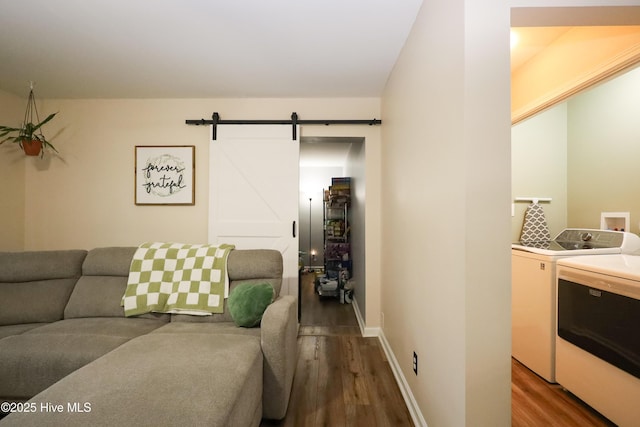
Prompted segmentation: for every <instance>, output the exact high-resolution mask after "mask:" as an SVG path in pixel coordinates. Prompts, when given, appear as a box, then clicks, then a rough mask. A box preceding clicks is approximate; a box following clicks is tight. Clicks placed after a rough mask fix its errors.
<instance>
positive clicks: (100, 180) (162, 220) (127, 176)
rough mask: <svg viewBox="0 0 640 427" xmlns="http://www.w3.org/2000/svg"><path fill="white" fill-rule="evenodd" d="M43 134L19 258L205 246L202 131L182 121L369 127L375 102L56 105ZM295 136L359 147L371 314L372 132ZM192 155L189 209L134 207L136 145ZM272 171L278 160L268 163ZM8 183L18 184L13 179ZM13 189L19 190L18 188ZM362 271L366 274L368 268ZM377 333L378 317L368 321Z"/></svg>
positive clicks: (375, 209) (376, 229)
mask: <svg viewBox="0 0 640 427" xmlns="http://www.w3.org/2000/svg"><path fill="white" fill-rule="evenodd" d="M42 110H43V111H59V112H60V113H59V114H58V116H57V117H56V119H55V120H54V121H52V122H51V123H50V124H49V125H48V129H47V134H48V136H49V135H50V136H53V137H54V138H53V140H52V142H53V143H54V144H55V145H56V147H57V148H58V150H59V151H60V155H59V156H52V157H47V158H46V159H45V160H44V161H39V162H34V164H33V165H29V167H27V169H26V188H27V189H28V191H27V196H26V211H25V215H24V217H25V218H26V219H27V221H29V222H34V224H33V225H32V226H30V227H29V228H28V229H27V230H26V231H25V243H24V247H25V249H28V250H38V249H54V248H56V249H63V248H93V247H98V246H107V245H137V244H139V243H141V242H143V241H147V240H156V241H157V240H160V241H162V240H166V241H180V242H193V243H196V242H204V241H206V238H207V210H208V208H207V206H208V188H207V183H208V154H209V150H208V144H207V141H208V139H209V127H208V126H204V127H203V126H187V125H185V123H184V121H185V119H199V118H210V117H211V114H212V113H213V112H214V111H217V112H219V113H220V116H221V118H222V119H234V118H235V119H287V118H289V117H290V116H291V113H292V112H293V111H295V112H297V113H298V116H299V118H300V119H372V118H379V117H380V100H379V99H377V98H357V99H356V98H354V99H351V98H349V99H347V98H345V99H335V98H334V99H330V98H327V99H181V100H173V99H149V100H135V99H132V100H121V99H119V100H74V99H69V100H57V99H50V100H46V101H45V102H44V105H43V107H42ZM301 136H354V137H364V138H365V141H366V142H365V143H366V144H367V149H366V168H367V171H368V172H369V171H371V173H370V174H369V173H368V174H367V182H366V188H367V201H366V203H367V212H366V216H367V222H366V224H367V225H366V227H367V228H366V245H367V248H366V251H367V252H366V253H367V259H368V260H371V262H368V263H367V272H366V275H367V287H368V290H369V292H367V304H366V306H368V307H374V313H378V312H379V309H376V308H377V307H379V304H380V303H379V295H380V291H379V288H380V279H379V274H380V273H379V264H380V261H379V260H380V258H379V257H380V249H379V247H380V219H379V211H380V210H379V209H380V182H381V181H380V147H381V143H380V127H379V126H352V125H344V126H343V125H335V126H324V125H320V126H308V125H306V126H302V128H301ZM154 144H158V145H174V144H175V145H195V146H196V197H195V198H196V204H195V206H136V205H134V193H133V177H134V175H133V172H134V164H133V162H134V147H135V146H136V145H154ZM274 162H277V159H276V160H274ZM14 181H18V180H17V179H14ZM17 184H18V185H20V183H19V182H17ZM369 266H371V267H369ZM366 321H367V323H368V324H369V323H371V324H372V326H377V325H378V316H377V315H376V316H374V317H373V318H372V319H371V318H367V319H366Z"/></svg>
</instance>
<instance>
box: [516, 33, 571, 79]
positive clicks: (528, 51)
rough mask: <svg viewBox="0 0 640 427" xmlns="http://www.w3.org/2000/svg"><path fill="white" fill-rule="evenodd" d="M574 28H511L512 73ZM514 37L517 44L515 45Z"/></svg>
mask: <svg viewBox="0 0 640 427" xmlns="http://www.w3.org/2000/svg"><path fill="white" fill-rule="evenodd" d="M571 28H572V27H514V28H511V38H512V46H511V72H512V73H513V72H514V71H515V70H517V69H518V68H520V67H521V66H522V65H524V64H525V63H526V62H527V61H529V60H530V59H531V58H533V57H534V56H536V55H537V54H539V53H540V52H542V51H543V50H544V49H545V48H546V47H547V46H549V45H550V44H551V43H553V42H554V41H555V40H557V39H558V38H559V37H561V36H562V35H563V34H565V33H566V32H567V31H569V30H570V29H571ZM514 37H515V40H516V42H515V43H514Z"/></svg>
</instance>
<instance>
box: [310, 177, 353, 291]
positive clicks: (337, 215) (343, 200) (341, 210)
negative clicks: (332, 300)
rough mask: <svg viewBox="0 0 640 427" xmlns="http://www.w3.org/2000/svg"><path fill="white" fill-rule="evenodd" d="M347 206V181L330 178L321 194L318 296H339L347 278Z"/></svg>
mask: <svg viewBox="0 0 640 427" xmlns="http://www.w3.org/2000/svg"><path fill="white" fill-rule="evenodd" d="M350 204H351V178H348V177H341V178H332V179H331V186H330V187H329V189H328V190H325V191H324V276H322V277H319V280H318V282H317V283H316V290H317V292H318V294H319V295H320V296H334V297H337V296H339V295H340V291H341V290H342V289H344V285H345V283H346V281H347V280H348V279H349V278H351V274H352V271H353V269H352V262H351V233H350V231H351V230H350V222H349V221H350V218H349V208H350Z"/></svg>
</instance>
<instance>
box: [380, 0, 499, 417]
mask: <svg viewBox="0 0 640 427" xmlns="http://www.w3.org/2000/svg"><path fill="white" fill-rule="evenodd" d="M383 117H384V125H383V127H382V131H383V152H382V154H383V156H382V158H383V163H382V171H383V209H382V217H383V254H384V257H383V261H384V262H383V264H382V265H383V267H382V268H383V270H382V279H383V288H382V298H381V301H382V311H383V312H384V319H385V320H384V328H383V331H384V335H385V337H386V339H387V340H388V342H389V345H390V346H391V348H392V350H393V353H394V355H395V357H396V359H397V361H398V364H399V367H400V369H401V370H402V374H403V376H404V377H405V379H406V381H407V383H408V386H409V387H410V389H411V391H412V394H413V396H414V398H415V401H416V404H417V406H418V407H419V411H420V412H421V414H422V415H423V416H424V419H425V420H426V422H427V423H428V424H429V425H431V426H438V427H440V426H456V427H457V426H463V425H478V426H489V425H495V426H498V425H500V426H503V425H509V424H510V421H511V417H510V396H511V384H510V363H511V359H510V353H511V348H510V335H511V329H510V268H509V263H510V257H509V241H510V215H509V213H510V203H509V198H510V167H509V164H510V160H511V159H510V155H509V140H510V121H509V117H510V111H509V8H508V4H507V2H503V1H483V2H477V1H471V0H469V1H461V0H456V1H451V0H434V1H429V2H424V3H423V6H422V9H421V11H420V13H419V15H418V17H417V19H416V22H415V25H414V28H413V30H412V32H411V34H410V36H409V39H408V41H407V43H406V45H405V46H404V49H403V51H402V53H401V56H400V58H399V60H398V61H397V63H396V65H395V68H394V70H393V73H392V75H391V77H390V79H389V81H388V84H387V87H386V89H385V93H384V96H383ZM369 311H370V310H369V309H367V312H368V313H369ZM413 351H416V352H417V354H418V358H419V371H418V375H417V376H416V375H414V373H413V372H412V370H411V356H412V353H413Z"/></svg>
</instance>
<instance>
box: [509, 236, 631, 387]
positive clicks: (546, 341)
mask: <svg viewBox="0 0 640 427" xmlns="http://www.w3.org/2000/svg"><path fill="white" fill-rule="evenodd" d="M511 247H512V251H511V254H512V256H511V280H512V286H511V322H512V329H511V330H512V335H511V340H512V345H511V349H512V355H513V357H514V358H515V359H517V360H518V361H520V362H521V363H522V364H523V365H525V366H527V367H528V368H529V369H531V370H532V371H534V372H535V373H536V374H538V375H539V376H541V377H542V378H544V379H545V380H546V381H548V382H556V372H555V365H556V363H555V357H556V339H555V337H556V330H555V329H556V312H557V307H556V262H557V261H558V260H560V259H562V258H567V257H574V256H583V255H606V254H621V253H624V254H629V253H635V252H638V251H640V237H638V236H637V235H635V234H632V233H627V232H620V231H610V230H591V229H573V228H568V229H565V230H563V231H562V232H561V233H560V234H558V236H556V237H555V239H553V240H551V241H547V242H518V243H514V244H513V245H512V246H511Z"/></svg>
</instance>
